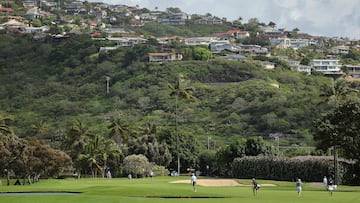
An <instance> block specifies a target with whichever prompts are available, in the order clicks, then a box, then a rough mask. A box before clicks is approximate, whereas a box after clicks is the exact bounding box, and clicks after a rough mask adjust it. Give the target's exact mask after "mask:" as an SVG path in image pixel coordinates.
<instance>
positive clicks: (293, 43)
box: [270, 37, 310, 49]
mask: <svg viewBox="0 0 360 203" xmlns="http://www.w3.org/2000/svg"><path fill="white" fill-rule="evenodd" d="M270 44H271V46H275V47H278V48H282V49H287V48H293V49H299V48H302V47H307V46H309V45H310V43H309V39H294V38H288V37H277V38H270Z"/></svg>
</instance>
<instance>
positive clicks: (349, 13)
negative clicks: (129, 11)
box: [90, 0, 360, 39]
mask: <svg viewBox="0 0 360 203" xmlns="http://www.w3.org/2000/svg"><path fill="white" fill-rule="evenodd" d="M90 1H96V2H105V3H109V4H114V5H115V4H123V5H128V6H136V5H139V6H140V8H147V9H149V10H155V7H158V10H159V11H165V10H166V8H169V7H177V8H180V10H181V11H183V12H185V13H188V14H206V13H210V14H212V15H213V16H217V17H220V18H223V17H226V18H227V19H228V20H236V19H238V18H239V17H241V18H242V19H243V22H247V21H248V20H249V19H250V18H257V19H258V20H259V21H260V22H263V23H266V24H268V23H269V22H270V21H273V22H275V23H276V25H277V27H278V28H285V29H287V30H293V29H294V28H299V29H300V32H303V33H308V34H311V35H314V36H327V37H348V38H349V39H360V1H359V0H90Z"/></svg>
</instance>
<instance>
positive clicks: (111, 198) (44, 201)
mask: <svg viewBox="0 0 360 203" xmlns="http://www.w3.org/2000/svg"><path fill="white" fill-rule="evenodd" d="M200 178H202V177H200ZM181 179H189V177H155V178H154V179H153V180H151V179H149V178H144V179H132V180H128V179H125V178H121V179H115V178H114V179H111V180H109V179H100V178H99V179H81V180H76V179H64V180H41V181H40V182H39V183H36V184H32V185H25V186H4V185H3V186H1V187H0V192H2V193H4V192H25V191H32V192H35V191H40V192H44V191H57V192H58V191H67V192H81V193H80V194H74V195H60V194H55V195H54V194H46V195H21V196H3V195H2V196H0V203H9V202H11V203H25V202H26V203H29V202H34V203H49V202H51V203H64V202H74V203H102V202H106V203H113V202H114V203H115V202H116V203H119V202H121V203H125V202H131V203H132V202H134V203H137V202H141V203H162V202H164V203H165V202H174V203H177V202H179V203H193V202H194V203H195V202H196V203H202V202H204V203H205V202H206V203H213V202H214V203H215V202H222V203H235V202H236V203H239V202H242V203H251V202H264V203H265V202H266V203H296V202H306V203H321V202H324V203H325V202H326V203H329V202H331V203H340V202H341V203H346V202H349V203H350V202H351V203H354V202H360V187H347V186H340V187H339V191H335V192H334V194H333V197H329V195H328V193H327V192H326V191H325V190H324V189H323V188H318V187H313V184H311V183H305V184H304V187H303V194H302V196H301V197H297V193H296V189H295V184H294V183H292V182H279V181H264V180H259V183H260V184H264V183H271V184H275V185H277V186H276V187H262V188H261V189H260V191H259V193H258V196H257V197H254V196H253V194H252V190H251V188H250V187H240V186H236V187H203V186H198V191H197V192H193V191H192V186H191V185H190V184H185V183H183V184H181V183H178V184H174V183H170V182H171V181H175V180H181ZM239 182H241V183H244V184H250V182H251V181H250V180H239ZM3 184H4V181H3ZM160 196H167V197H182V198H171V199H169V198H156V197H160ZM150 197H151V198H150ZM189 197H192V198H189ZM194 197H224V198H194Z"/></svg>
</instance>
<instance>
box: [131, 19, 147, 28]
mask: <svg viewBox="0 0 360 203" xmlns="http://www.w3.org/2000/svg"><path fill="white" fill-rule="evenodd" d="M130 25H131V27H142V26H144V25H145V22H144V21H142V20H132V21H130Z"/></svg>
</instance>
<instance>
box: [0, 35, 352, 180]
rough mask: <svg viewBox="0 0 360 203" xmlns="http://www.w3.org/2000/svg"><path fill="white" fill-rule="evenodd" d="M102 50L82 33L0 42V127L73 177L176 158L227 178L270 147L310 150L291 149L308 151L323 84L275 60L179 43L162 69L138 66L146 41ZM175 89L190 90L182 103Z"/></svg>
mask: <svg viewBox="0 0 360 203" xmlns="http://www.w3.org/2000/svg"><path fill="white" fill-rule="evenodd" d="M104 45H108V42H102V41H94V40H91V39H90V38H89V37H88V36H86V35H77V36H70V37H69V38H64V39H56V40H54V39H52V38H46V39H42V40H34V39H32V38H30V37H27V36H18V35H12V34H6V35H4V34H3V35H0V46H1V47H2V48H1V50H0V88H1V91H0V107H1V109H0V110H1V112H0V113H1V114H2V115H5V116H6V115H11V116H14V119H11V120H6V122H0V124H2V125H5V124H6V125H9V126H11V127H12V128H13V129H14V134H15V135H17V136H18V137H20V138H25V137H30V136H37V137H39V138H41V139H45V140H46V141H49V143H50V145H51V146H52V147H54V148H56V149H61V150H63V151H65V152H67V154H68V155H69V156H70V157H71V159H72V161H73V164H74V165H73V166H74V168H76V170H77V172H78V175H80V171H82V172H85V173H89V174H90V173H91V174H93V175H96V173H97V171H98V170H97V169H99V170H100V171H101V169H104V168H106V167H112V168H116V170H117V171H116V173H115V174H116V175H122V174H123V170H125V171H126V170H128V169H126V168H125V169H124V168H122V167H120V168H119V163H120V162H121V160H124V159H126V158H125V157H126V156H128V155H131V154H143V155H145V156H146V158H147V160H146V161H150V162H152V163H154V164H156V165H161V166H165V167H168V168H172V169H175V168H176V165H177V163H176V158H177V157H178V156H180V159H181V165H182V166H183V167H182V170H183V171H185V170H186V168H187V167H195V168H200V169H202V171H203V172H204V171H207V170H208V167H206V166H211V171H207V172H209V173H213V174H214V175H228V172H229V171H228V169H229V168H226V167H227V166H229V165H230V164H231V162H232V160H233V159H234V158H236V157H243V156H256V155H259V154H263V155H269V154H271V155H274V154H279V153H280V152H279V148H278V147H279V145H281V146H287V147H289V146H290V147H295V150H292V151H287V152H286V154H287V155H298V154H309V153H315V151H307V152H303V151H301V150H298V149H299V148H298V147H299V146H301V147H306V146H314V142H313V138H312V132H311V128H312V127H313V126H312V123H313V121H314V120H316V119H317V118H319V116H320V114H321V113H322V112H324V111H326V110H327V108H328V107H325V106H322V105H319V104H321V103H322V101H324V100H325V99H326V98H324V97H323V95H325V92H324V90H323V89H322V88H323V87H326V86H330V85H331V84H332V83H331V81H332V80H330V79H329V78H326V77H323V76H321V75H318V76H309V75H304V74H302V73H298V72H294V71H290V70H289V68H288V66H287V65H286V63H283V62H281V61H278V62H279V63H278V65H277V67H276V68H275V69H274V70H265V69H263V68H262V66H260V65H258V63H256V62H255V61H253V60H252V59H251V58H249V60H247V61H229V60H225V59H222V58H221V56H220V55H219V56H214V57H212V58H211V59H210V60H209V58H207V60H201V59H202V58H201V57H200V58H197V57H196V52H197V50H201V49H196V48H189V47H184V46H183V45H181V44H178V45H174V47H172V48H175V49H178V50H179V51H182V52H186V53H190V52H192V54H188V57H187V58H186V60H185V61H181V62H171V63H162V64H160V63H148V62H147V54H148V53H150V52H154V51H156V50H157V48H158V47H157V46H156V44H155V45H136V46H135V47H131V48H121V49H117V50H115V51H112V52H109V53H102V54H99V52H98V51H99V47H100V46H104ZM195 59H200V60H195ZM180 84H181V85H180ZM174 87H175V89H174ZM176 87H178V88H180V87H183V88H184V89H183V90H186V89H189V90H190V89H191V90H192V91H191V94H192V95H191V98H193V99H192V102H190V101H188V100H187V99H186V97H184V98H185V99H181V98H178V97H177V96H178V95H177V93H180V92H181V91H183V90H180V89H176ZM353 87H354V88H356V87H357V84H355V83H354V84H353ZM172 91H175V95H176V97H174V94H172ZM179 95H180V94H179ZM329 96H330V95H329ZM0 121H2V120H1V119H0ZM1 134H7V133H1ZM270 135H276V136H275V137H277V138H278V140H277V141H279V137H281V138H280V141H279V142H276V141H274V140H273V138H274V136H272V137H271V136H270ZM177 139H179V143H180V147H179V148H177V142H176V141H177ZM276 145H277V148H275V146H276ZM300 149H302V148H300ZM297 150H298V151H297ZM178 153H179V154H178ZM128 159H129V158H127V159H126V160H128ZM141 160H145V159H141ZM214 161H215V163H214ZM7 164H8V166H9V167H10V166H11V165H10V164H9V163H7ZM224 164H225V165H224ZM127 167H129V166H127ZM224 167H225V168H224ZM27 175H28V174H27Z"/></svg>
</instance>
